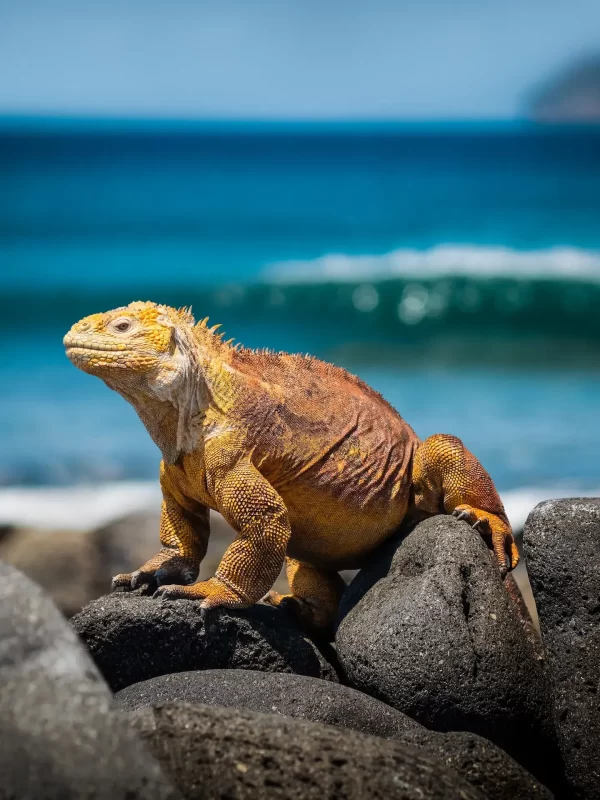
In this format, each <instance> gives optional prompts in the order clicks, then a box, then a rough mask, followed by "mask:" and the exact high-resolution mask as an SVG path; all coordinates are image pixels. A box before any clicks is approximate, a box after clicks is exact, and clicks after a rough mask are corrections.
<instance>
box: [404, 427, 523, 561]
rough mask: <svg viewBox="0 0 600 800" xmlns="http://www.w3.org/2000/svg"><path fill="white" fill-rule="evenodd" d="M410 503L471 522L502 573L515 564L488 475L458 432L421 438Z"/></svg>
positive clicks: (507, 530) (508, 530)
mask: <svg viewBox="0 0 600 800" xmlns="http://www.w3.org/2000/svg"><path fill="white" fill-rule="evenodd" d="M412 484H413V490H414V505H415V508H416V509H417V510H418V511H423V512H426V513H429V514H439V513H440V512H442V511H446V512H447V513H448V514H453V515H454V516H456V517H458V518H459V519H464V520H465V521H466V522H468V523H469V524H470V525H472V526H473V527H474V528H475V529H476V530H478V531H479V533H480V534H481V535H482V536H483V537H484V539H487V540H488V541H489V543H490V544H491V546H492V548H493V550H494V554H495V556H496V560H497V562H498V567H499V568H500V572H501V574H502V575H503V576H504V575H505V574H506V572H507V570H508V569H514V568H515V567H516V566H517V564H518V563H519V552H518V550H517V546H516V544H515V540H514V538H513V535H512V531H511V527H510V523H509V522H508V519H507V517H506V512H505V511H504V506H503V505H502V501H501V500H500V497H499V496H498V492H497V491H496V489H495V487H494V484H493V483H492V479H491V478H490V476H489V475H488V473H487V472H486V471H485V469H484V468H483V467H482V466H481V464H480V463H479V461H478V460H477V459H476V458H475V456H474V455H473V454H472V453H470V452H469V451H468V450H467V448H466V447H465V446H464V444H463V443H462V442H461V440H460V439H457V437H456V436H449V435H446V434H436V435H435V436H430V437H429V439H426V440H425V441H424V442H422V443H421V444H420V445H419V447H418V448H417V451H416V453H415V457H414V462H413V478H412Z"/></svg>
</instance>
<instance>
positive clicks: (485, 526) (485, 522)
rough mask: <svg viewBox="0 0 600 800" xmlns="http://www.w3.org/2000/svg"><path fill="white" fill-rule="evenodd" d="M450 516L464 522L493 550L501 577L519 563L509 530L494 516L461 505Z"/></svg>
mask: <svg viewBox="0 0 600 800" xmlns="http://www.w3.org/2000/svg"><path fill="white" fill-rule="evenodd" d="M452 515H453V516H454V517H456V518H457V519H461V520H464V521H465V522H467V523H468V524H469V525H471V527H472V528H474V529H475V530H476V531H478V532H479V533H480V534H481V536H482V537H483V538H484V540H485V541H486V542H487V543H488V545H489V546H490V547H491V548H492V549H493V551H494V554H495V556H496V560H497V562H498V566H499V568H500V574H501V576H502V577H504V576H505V575H506V573H507V572H508V570H511V569H514V568H515V567H516V566H517V564H518V563H519V551H518V550H517V545H516V544H515V539H514V536H513V535H512V533H511V531H510V528H508V527H507V525H506V523H505V522H503V520H501V519H500V518H499V517H497V516H496V515H495V514H490V513H488V512H486V511H482V510H481V509H479V508H473V506H470V505H467V504H463V505H460V506H457V507H456V508H455V509H454V511H453V512H452Z"/></svg>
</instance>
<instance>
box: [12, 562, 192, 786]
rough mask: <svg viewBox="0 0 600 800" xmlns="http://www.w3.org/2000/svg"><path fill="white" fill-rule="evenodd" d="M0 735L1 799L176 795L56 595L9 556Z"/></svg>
mask: <svg viewBox="0 0 600 800" xmlns="http://www.w3.org/2000/svg"><path fill="white" fill-rule="evenodd" d="M0 742H1V745H0V775H1V776H2V777H1V780H0V798H18V800H28V799H29V798H31V800H34V799H35V800H54V798H56V800H59V799H60V800H63V798H67V797H68V798H74V799H78V798H85V800H91V799H92V798H94V800H99V799H100V798H103V799H104V798H106V800H108V798H110V799H111V800H113V798H114V800H119V798H122V800H125V799H127V800H134V798H152V800H156V798H165V800H166V798H173V800H175V798H177V797H179V794H178V792H176V790H175V789H173V788H172V786H171V785H170V783H169V782H168V780H167V779H166V778H165V776H164V775H163V774H162V772H161V770H160V767H159V765H158V764H157V763H156V762H155V761H154V760H153V759H152V757H151V756H150V755H149V754H148V753H147V752H146V751H145V750H144V747H143V745H142V744H141V743H140V742H139V741H138V740H137V739H136V738H135V737H134V736H133V734H132V731H131V730H130V728H129V725H128V723H127V721H126V720H124V719H123V717H122V715H121V714H120V712H118V711H115V710H113V701H112V697H111V694H110V692H109V690H108V687H107V686H106V684H105V683H104V681H103V680H102V678H101V677H100V675H99V674H98V671H97V670H96V668H95V667H94V664H93V663H92V661H91V659H90V658H89V656H88V655H87V653H86V652H85V651H84V649H83V648H82V647H81V645H80V644H79V642H78V641H77V639H76V637H75V635H74V634H73V632H72V630H71V629H70V628H69V626H68V624H67V623H66V621H65V620H64V618H63V617H62V615H61V614H60V612H59V611H58V609H57V608H56V607H55V606H54V604H53V603H52V601H51V600H50V599H49V598H48V597H47V596H46V595H44V593H43V592H42V591H41V590H40V589H39V588H38V587H37V586H35V584H33V583H31V582H30V581H29V580H28V579H27V578H26V577H25V576H24V575H22V574H21V573H19V572H17V571H16V570H14V569H13V568H12V567H9V566H6V565H4V564H0Z"/></svg>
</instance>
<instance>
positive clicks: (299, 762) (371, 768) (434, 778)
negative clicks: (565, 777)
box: [129, 703, 484, 800]
mask: <svg viewBox="0 0 600 800" xmlns="http://www.w3.org/2000/svg"><path fill="white" fill-rule="evenodd" d="M129 719H130V721H131V723H132V726H133V727H134V729H135V730H136V731H137V732H138V733H139V734H140V736H141V737H142V738H143V739H144V741H145V742H146V744H147V746H148V747H149V749H150V750H151V751H152V752H154V754H155V756H156V758H157V759H158V760H159V761H160V763H161V765H162V767H163V769H164V770H165V772H167V773H169V774H170V775H171V777H172V779H173V781H174V783H176V785H177V786H178V788H179V789H180V790H181V792H182V794H183V795H184V797H186V798H187V800H195V798H198V799H199V800H200V798H202V800H212V798H215V800H217V798H219V800H220V799H221V798H239V800H242V798H244V799H245V798H247V799H248V800H263V798H264V799H265V800H267V798H268V800H295V799H296V798H298V800H313V798H314V800H323V798H336V799H337V798H339V800H364V798H370V800H395V798H398V800H400V799H401V800H413V799H414V800H423V798H428V799H429V800H437V799H438V798H440V800H441V798H448V800H450V798H452V800H455V798H462V799H463V800H475V798H483V797H484V795H483V794H480V793H479V792H478V791H477V790H476V789H474V788H473V787H472V786H471V785H470V784H468V783H467V782H466V781H465V780H463V779H462V778H461V777H459V775H458V774H457V773H456V772H454V771H453V770H451V769H448V768H447V767H446V766H444V765H443V764H441V763H440V762H439V761H437V760H436V759H434V758H432V757H431V756H429V755H428V754H427V753H426V752H424V751H423V750H420V749H417V748H414V747H407V746H406V745H403V744H401V743H400V742H395V741H386V740H384V739H378V738H375V737H373V736H365V735H364V734H359V733H355V732H354V731H348V730H344V729H342V728H336V727H333V726H330V725H320V724H318V723H315V722H307V721H306V720H300V719H290V718H289V717H274V716H272V715H271V716H268V715H266V714H256V713H253V712H250V711H240V710H237V709H231V708H215V707H213V706H202V705H189V704H185V703H183V704H169V705H165V706H159V707H157V708H143V709H141V710H139V711H135V712H133V713H131V714H130V715H129Z"/></svg>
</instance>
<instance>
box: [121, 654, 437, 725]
mask: <svg viewBox="0 0 600 800" xmlns="http://www.w3.org/2000/svg"><path fill="white" fill-rule="evenodd" d="M116 700H117V704H118V705H119V706H120V707H121V708H122V709H123V710H124V711H134V710H136V709H138V708H144V707H145V706H158V705H163V704H165V703H173V702H176V703H195V704H197V703H200V704H203V705H211V706H223V707H228V708H245V709H247V710H248V711H258V712H261V713H264V714H280V715H284V716H288V717H300V718H302V719H309V720H312V721H313V722H324V723H327V724H330V725H337V726H339V727H341V728H350V729H352V730H356V731H360V732H362V733H367V734H371V735H372V736H381V737H383V738H389V739H392V738H396V737H398V736H400V735H401V734H402V733H404V732H406V731H408V730H420V729H421V727H422V726H421V725H419V723H418V722H415V721H414V720H412V719H411V718H410V717H407V716H406V714H402V713H401V712H400V711H396V709H395V708H391V706H388V705H386V704H385V703H382V702H381V701H380V700H375V699H374V698H373V697H369V695H367V694H363V693H362V692H358V691H357V690H356V689H352V688H350V687H349V686H342V685H341V684H339V683H331V682H330V681H324V680H321V679H319V678H310V677H307V676H306V675H290V674H285V673H268V672H257V671H255V670H243V669H211V670H205V671H199V672H179V673H176V674H175V675H161V676H160V677H158V678H152V679H151V680H149V681H144V682H143V683H135V684H133V685H132V686H128V687H127V688H126V689H122V690H121V691H120V692H118V694H117V696H116Z"/></svg>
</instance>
